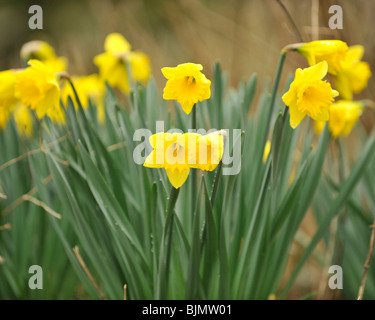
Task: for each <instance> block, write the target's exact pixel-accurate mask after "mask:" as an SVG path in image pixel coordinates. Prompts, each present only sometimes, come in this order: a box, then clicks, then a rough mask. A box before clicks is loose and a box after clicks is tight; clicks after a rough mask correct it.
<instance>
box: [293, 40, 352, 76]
mask: <svg viewBox="0 0 375 320" xmlns="http://www.w3.org/2000/svg"><path fill="white" fill-rule="evenodd" d="M296 50H297V51H298V52H299V53H300V54H302V55H303V56H304V57H305V58H306V59H307V62H308V63H309V65H310V66H313V65H315V64H317V63H319V62H321V61H327V63H328V73H330V74H333V75H336V74H337V72H339V71H340V70H341V62H342V61H343V60H344V59H345V56H346V53H347V51H348V45H347V44H346V43H345V42H343V41H340V40H318V41H312V42H308V43H304V44H302V45H301V46H299V47H297V49H296Z"/></svg>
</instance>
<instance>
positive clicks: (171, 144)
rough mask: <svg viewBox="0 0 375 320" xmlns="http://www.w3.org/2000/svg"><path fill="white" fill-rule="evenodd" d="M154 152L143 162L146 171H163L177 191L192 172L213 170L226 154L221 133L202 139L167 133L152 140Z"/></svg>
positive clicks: (195, 135)
mask: <svg viewBox="0 0 375 320" xmlns="http://www.w3.org/2000/svg"><path fill="white" fill-rule="evenodd" d="M149 141H150V144H151V146H152V147H153V151H152V152H151V153H150V154H149V155H148V157H147V158H146V160H145V162H144V164H143V165H144V166H145V167H149V168H164V169H165V170H166V172H167V176H168V179H169V181H170V183H171V184H172V185H173V187H175V188H176V189H178V188H179V187H181V186H182V185H183V184H184V183H185V181H186V179H187V178H188V176H189V172H190V168H197V169H201V170H207V171H212V170H214V169H215V168H216V167H217V165H218V164H219V162H220V161H221V158H222V156H223V151H224V142H223V137H222V135H221V133H220V132H216V133H211V134H208V135H205V136H202V135H200V134H197V133H185V134H181V133H164V132H160V133H157V134H154V135H152V136H151V137H150V140H149Z"/></svg>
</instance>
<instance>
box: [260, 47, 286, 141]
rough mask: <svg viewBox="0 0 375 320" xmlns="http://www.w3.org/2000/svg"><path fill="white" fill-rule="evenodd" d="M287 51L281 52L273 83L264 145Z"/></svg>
mask: <svg viewBox="0 0 375 320" xmlns="http://www.w3.org/2000/svg"><path fill="white" fill-rule="evenodd" d="M286 53H287V51H285V50H282V51H281V52H280V58H279V63H278V65H277V70H276V75H275V81H274V83H273V88H272V93H271V102H270V106H269V108H270V110H269V113H268V121H267V125H266V126H265V134H264V141H263V145H265V144H266V141H267V133H268V130H269V127H270V122H271V118H272V111H273V108H274V105H275V101H276V95H277V89H278V88H279V83H280V78H281V73H282V71H283V66H284V61H285V57H286Z"/></svg>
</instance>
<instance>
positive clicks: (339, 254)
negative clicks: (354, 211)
mask: <svg viewBox="0 0 375 320" xmlns="http://www.w3.org/2000/svg"><path fill="white" fill-rule="evenodd" d="M339 139H340V138H338V139H337V140H336V143H337V146H338V149H339V155H338V169H339V184H340V185H342V184H343V183H344V181H345V174H344V158H343V156H344V155H343V148H342V145H341V143H342V141H340V140H339ZM345 220H346V206H345V205H344V206H343V209H342V211H341V212H340V213H339V214H338V218H337V230H336V239H335V247H334V248H335V249H334V255H333V257H332V264H337V265H341V263H342V260H343V256H344V242H343V241H344V239H345V234H344V224H345Z"/></svg>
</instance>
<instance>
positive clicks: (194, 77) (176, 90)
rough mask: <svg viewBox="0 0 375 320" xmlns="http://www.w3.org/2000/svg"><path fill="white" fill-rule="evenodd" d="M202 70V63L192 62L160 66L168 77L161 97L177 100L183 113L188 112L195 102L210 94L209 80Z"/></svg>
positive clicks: (204, 98) (207, 97)
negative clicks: (169, 66) (173, 66)
mask: <svg viewBox="0 0 375 320" xmlns="http://www.w3.org/2000/svg"><path fill="white" fill-rule="evenodd" d="M202 70H203V67H202V65H200V64H194V63H184V64H179V65H178V66H177V67H175V68H168V67H166V68H162V69H161V71H162V73H163V75H164V76H165V77H166V78H167V79H168V81H167V84H166V85H165V88H164V94H163V98H164V99H165V100H177V101H178V102H179V103H180V104H181V107H182V109H183V110H184V111H185V113H187V114H189V113H190V112H191V110H192V109H193V106H194V104H195V103H197V102H198V101H203V100H206V99H209V98H210V96H211V89H210V86H211V81H210V80H208V79H207V78H206V76H205V75H204V74H203V73H202V72H201V71H202Z"/></svg>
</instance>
